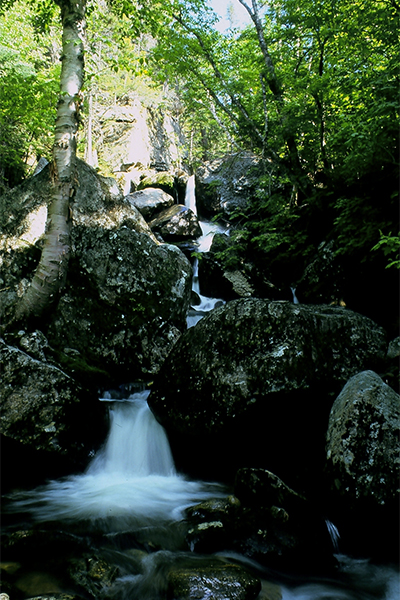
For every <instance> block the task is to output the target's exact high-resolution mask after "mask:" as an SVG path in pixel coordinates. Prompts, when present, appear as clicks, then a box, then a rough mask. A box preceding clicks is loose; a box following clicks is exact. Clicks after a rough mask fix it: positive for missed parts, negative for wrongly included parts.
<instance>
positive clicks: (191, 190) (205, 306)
mask: <svg viewBox="0 0 400 600" xmlns="http://www.w3.org/2000/svg"><path fill="white" fill-rule="evenodd" d="M185 206H186V207H187V208H190V210H192V211H193V213H194V214H195V215H196V216H197V206H196V188H195V178H194V175H192V176H191V177H189V179H188V182H187V185H186V194H185ZM199 224H200V227H201V231H202V235H201V237H200V238H199V239H198V240H197V244H198V252H208V251H209V249H210V247H211V244H212V241H213V237H214V235H215V234H216V233H226V228H224V227H222V226H221V225H219V224H218V223H211V222H209V221H199ZM192 290H193V292H195V294H196V297H197V298H198V299H199V303H198V304H196V306H192V307H191V310H190V312H189V316H188V318H187V325H188V327H193V325H196V323H197V322H198V321H200V319H201V318H202V317H203V316H204V314H205V313H207V312H209V311H210V310H212V309H213V308H215V307H216V306H220V305H222V304H224V303H225V301H224V300H222V299H221V298H208V297H207V296H203V295H202V294H201V293H200V285H199V261H198V259H197V258H195V259H194V263H193V284H192Z"/></svg>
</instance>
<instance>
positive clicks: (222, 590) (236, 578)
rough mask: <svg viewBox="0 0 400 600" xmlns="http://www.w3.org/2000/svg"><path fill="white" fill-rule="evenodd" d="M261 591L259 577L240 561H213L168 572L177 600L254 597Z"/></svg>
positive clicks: (171, 591)
mask: <svg viewBox="0 0 400 600" xmlns="http://www.w3.org/2000/svg"><path fill="white" fill-rule="evenodd" d="M260 590H261V583H260V581H259V579H257V578H256V577H254V576H253V575H251V574H250V573H248V572H247V571H246V570H245V569H244V568H243V567H240V566H239V565H236V564H229V563H225V564H223V563H221V562H220V561H212V560H210V561H209V563H208V564H205V565H202V566H200V565H199V566H197V567H192V568H190V567H189V568H183V567H181V568H179V567H176V568H175V569H172V570H171V571H170V573H169V575H168V594H169V595H168V597H171V598H174V599H176V600H189V598H212V599H213V600H254V599H255V598H256V597H257V596H258V594H259V592H260Z"/></svg>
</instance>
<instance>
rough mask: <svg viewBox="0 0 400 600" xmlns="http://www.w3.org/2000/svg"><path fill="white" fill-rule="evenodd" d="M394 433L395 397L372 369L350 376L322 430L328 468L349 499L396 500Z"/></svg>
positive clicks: (398, 428) (399, 423)
mask: <svg viewBox="0 0 400 600" xmlns="http://www.w3.org/2000/svg"><path fill="white" fill-rule="evenodd" d="M399 432H400V396H399V395H398V394H396V392H394V391H393V390H392V389H391V388H390V387H389V386H388V385H386V384H385V383H384V382H383V381H382V379H381V378H380V377H379V376H378V375H377V374H376V373H374V372H372V371H364V372H362V373H358V374H357V375H355V376H354V377H352V378H351V379H350V380H349V381H348V382H347V383H346V385H345V386H344V388H343V390H342V391H341V393H340V394H339V396H338V397H337V398H336V400H335V402H334V404H333V406H332V410H331V414H330V417H329V426H328V432H327V460H328V467H329V470H330V471H331V472H332V476H333V477H334V482H335V487H336V488H337V489H338V490H339V492H340V494H342V495H345V496H346V499H347V501H348V502H349V503H350V502H351V501H358V500H360V501H362V500H363V499H365V500H367V501H368V503H369V504H377V505H379V506H384V505H386V504H387V503H389V504H390V503H393V502H395V501H397V498H398V493H399V475H400V440H399ZM350 499H352V500H350Z"/></svg>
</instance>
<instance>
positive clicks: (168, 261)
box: [0, 161, 192, 384]
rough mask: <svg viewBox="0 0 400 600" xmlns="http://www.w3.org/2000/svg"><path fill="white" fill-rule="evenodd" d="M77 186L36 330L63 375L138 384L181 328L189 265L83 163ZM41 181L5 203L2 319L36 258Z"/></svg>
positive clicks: (44, 180) (45, 190) (41, 224)
mask: <svg viewBox="0 0 400 600" xmlns="http://www.w3.org/2000/svg"><path fill="white" fill-rule="evenodd" d="M78 179H79V186H78V188H77V193H76V197H75V198H74V202H73V204H72V206H71V212H72V224H73V226H72V230H71V258H70V262H69V271H68V277H67V282H66V286H65V288H64V289H63V290H62V292H61V294H60V297H59V298H57V299H56V301H55V304H54V306H53V309H52V310H51V311H49V313H48V314H47V315H45V317H44V319H42V322H41V325H40V327H41V329H42V331H43V333H44V334H45V335H46V337H47V339H48V341H49V343H50V345H51V346H52V347H54V348H55V350H56V351H57V352H58V357H57V360H58V362H61V363H62V364H63V368H64V369H65V370H67V372H68V373H70V372H74V374H76V372H77V371H83V372H85V371H88V370H90V369H97V370H99V371H100V370H101V371H103V373H104V372H106V371H107V372H108V374H109V375H110V376H111V377H113V378H114V379H116V380H120V381H121V378H123V380H126V379H125V378H126V377H128V378H129V379H130V380H135V379H136V378H138V379H140V380H143V377H145V378H146V377H147V375H146V374H153V373H154V372H156V371H157V369H158V368H159V366H160V364H161V362H162V361H163V360H164V358H165V356H166V355H167V354H168V352H169V350H170V348H171V347H172V345H173V343H174V342H175V341H176V339H177V337H178V336H179V335H180V331H181V330H184V329H185V328H186V314H187V310H188V307H189V302H190V291H191V280H192V269H191V265H190V263H189V261H188V260H187V259H186V258H185V256H184V255H183V253H181V251H180V250H179V249H177V248H176V247H173V246H169V245H167V244H163V245H160V244H159V242H158V241H157V240H156V238H155V237H154V235H153V234H152V232H151V230H150V229H149V227H148V225H147V224H146V222H145V220H144V218H143V216H142V215H141V214H140V212H139V211H138V210H137V208H135V207H134V206H132V205H131V203H130V202H129V201H128V200H126V199H124V198H123V197H122V194H121V192H120V191H119V189H118V187H117V186H116V183H115V181H114V180H113V179H110V178H104V177H100V176H99V175H98V174H97V173H96V172H95V171H94V169H92V168H91V167H89V166H88V165H86V164H85V163H84V162H82V161H78ZM48 182H49V168H48V167H46V168H45V169H44V170H43V171H41V172H40V173H39V174H38V175H36V176H35V177H32V178H31V179H30V180H28V181H26V182H25V183H24V184H23V185H21V186H19V188H15V189H13V190H11V192H10V193H9V194H8V195H7V198H6V199H5V202H6V204H7V206H8V210H7V211H6V214H5V215H3V223H2V225H3V236H2V242H3V243H2V247H1V259H2V271H1V275H0V278H1V281H0V284H1V292H0V296H1V302H0V304H1V311H2V318H3V322H7V321H9V319H10V317H11V316H12V314H13V309H14V307H15V305H16V302H17V300H18V297H19V296H20V295H21V294H22V293H23V292H24V290H25V289H26V287H27V286H28V285H29V280H30V278H31V276H32V274H33V271H34V269H35V267H36V264H37V261H38V260H39V258H40V247H41V241H42V237H43V233H44V228H45V221H46V214H47V203H48V201H49V187H48ZM98 383H99V384H100V382H98Z"/></svg>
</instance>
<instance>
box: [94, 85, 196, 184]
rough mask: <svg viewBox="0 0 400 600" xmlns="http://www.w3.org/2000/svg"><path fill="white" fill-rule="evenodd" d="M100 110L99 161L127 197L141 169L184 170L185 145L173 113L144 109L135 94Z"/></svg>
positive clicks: (96, 141) (146, 107)
mask: <svg viewBox="0 0 400 600" xmlns="http://www.w3.org/2000/svg"><path fill="white" fill-rule="evenodd" d="M99 110H101V121H100V124H101V136H95V138H96V139H95V143H96V147H97V152H98V157H99V162H101V163H102V164H107V166H108V168H109V169H111V171H112V172H113V173H114V174H115V176H116V178H117V180H118V181H119V182H120V183H121V185H122V187H123V190H124V193H125V194H128V193H130V192H131V191H135V189H136V185H137V182H136V177H137V173H135V170H136V169H137V168H138V167H139V169H138V173H140V172H143V169H149V168H151V169H155V170H156V171H171V170H174V169H176V168H180V167H181V163H182V161H183V160H184V159H185V156H186V154H187V151H186V143H185V139H184V137H183V135H182V132H181V130H180V127H179V123H178V121H177V120H176V119H175V118H174V117H173V116H172V115H171V114H168V112H165V111H163V110H161V109H154V108H151V107H150V106H145V105H144V103H143V102H141V101H140V100H139V98H138V97H137V96H136V95H135V94H126V95H124V96H122V97H120V98H118V100H117V102H113V104H112V105H111V106H108V107H105V106H103V107H100V106H99ZM139 177H140V175H139ZM131 182H134V184H133V186H132V187H131Z"/></svg>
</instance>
